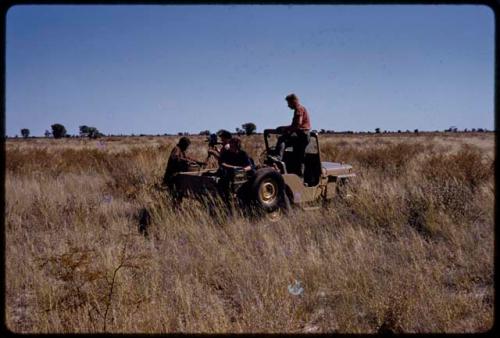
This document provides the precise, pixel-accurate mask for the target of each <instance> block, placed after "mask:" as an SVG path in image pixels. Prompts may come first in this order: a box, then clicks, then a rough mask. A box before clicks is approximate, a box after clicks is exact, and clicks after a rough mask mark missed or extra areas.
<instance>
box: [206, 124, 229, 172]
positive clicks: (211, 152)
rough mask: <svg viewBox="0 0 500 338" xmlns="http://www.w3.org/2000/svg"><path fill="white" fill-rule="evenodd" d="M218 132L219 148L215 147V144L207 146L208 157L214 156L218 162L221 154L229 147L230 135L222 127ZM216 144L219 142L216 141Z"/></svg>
mask: <svg viewBox="0 0 500 338" xmlns="http://www.w3.org/2000/svg"><path fill="white" fill-rule="evenodd" d="M218 134H219V137H220V141H221V143H220V145H221V148H220V149H218V148H217V147H215V144H214V145H213V146H211V147H209V149H208V157H210V156H213V157H215V158H216V159H217V161H219V164H220V157H221V154H222V153H223V152H225V151H226V150H228V149H229V140H231V138H232V135H231V133H230V132H229V131H227V130H224V129H223V130H221V131H220V132H219V133H218ZM214 135H215V134H214ZM216 144H219V143H216Z"/></svg>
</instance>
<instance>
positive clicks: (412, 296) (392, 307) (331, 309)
mask: <svg viewBox="0 0 500 338" xmlns="http://www.w3.org/2000/svg"><path fill="white" fill-rule="evenodd" d="M176 140H177V138H174V137H143V138H139V137H129V138H104V139H101V140H78V139H65V140H42V139H30V140H15V141H14V140H13V141H10V140H8V141H7V146H6V148H7V151H6V182H5V188H6V206H5V235H6V247H5V257H6V262H5V263H6V268H5V269H6V270H5V271H6V276H5V278H6V279H5V280H6V324H7V326H8V327H9V329H11V330H12V331H15V332H30V333H49V332H50V333H55V332H57V333H71V332H90V333H95V332H126V333H129V332H144V333H166V332H208V333H215V332H220V333H223V332H252V333H261V332H266V333H268V332H282V333H283V332H343V333H374V332H409V333H414V332H418V333H422V332H446V333H457V332H460V333H462V332H483V331H486V330H488V329H490V328H491V327H492V325H493V293H494V288H493V225H494V188H493V187H494V185H493V179H494V174H493V163H494V162H493V158H494V157H493V150H494V142H493V135H491V134H463V135H459V134H457V135H449V134H426V133H420V134H418V135H417V134H415V135H413V134H411V135H408V134H401V135H390V136H389V135H373V134H372V135H344V136H342V135H339V136H326V135H321V136H320V143H321V156H322V158H323V160H331V161H336V162H341V161H343V162H347V163H350V164H352V165H353V167H354V169H355V171H356V172H357V174H358V176H357V178H356V179H355V180H353V181H351V184H350V185H349V186H348V187H347V190H348V191H347V192H348V193H349V194H350V196H351V197H350V198H348V199H341V198H335V199H334V200H333V201H331V202H330V203H329V204H328V205H326V206H324V208H322V209H320V210H313V211H307V212H305V211H300V210H293V211H292V212H291V214H290V215H288V217H285V218H283V219H282V220H280V221H279V222H276V223H270V222H268V221H267V220H265V219H261V220H254V219H249V218H246V217H243V216H241V215H240V214H238V213H236V214H235V215H234V216H232V217H227V216H225V215H224V213H223V212H219V213H218V214H216V215H215V216H214V215H211V214H210V213H209V212H208V211H207V210H206V208H205V207H204V204H203V203H201V202H196V201H190V200H186V201H185V202H184V203H183V205H182V206H181V210H180V211H175V210H173V209H172V207H171V199H170V197H169V196H168V194H167V193H165V192H162V191H160V190H158V189H157V184H158V183H159V181H160V180H161V177H162V175H163V171H164V169H165V165H166V159H167V156H168V153H169V151H170V150H171V149H172V147H173V146H174V144H175V142H176ZM243 146H244V148H245V149H246V150H247V151H248V152H249V153H250V154H251V156H253V157H254V158H255V159H258V156H259V154H260V153H261V152H262V150H263V142H262V136H258V135H254V136H250V137H243ZM190 154H191V155H192V156H193V157H197V158H199V159H200V160H205V158H206V155H207V154H206V143H205V142H204V138H202V137H194V138H193V143H192V146H191V148H190ZM212 165H213V163H212ZM143 207H147V208H148V210H150V212H151V220H152V224H151V226H150V228H149V230H148V236H147V237H144V236H142V235H141V234H140V233H139V232H138V223H137V213H138V210H140V209H141V208H143ZM294 283H299V284H300V285H301V286H302V287H303V291H302V292H301V293H300V292H299V293H298V294H293V293H290V291H289V289H288V287H289V286H292V285H293V284H294Z"/></svg>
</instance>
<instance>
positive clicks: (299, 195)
mask: <svg viewBox="0 0 500 338" xmlns="http://www.w3.org/2000/svg"><path fill="white" fill-rule="evenodd" d="M279 134H280V133H279V132H278V131H277V130H275V129H266V130H264V142H265V150H264V152H263V154H262V155H261V158H260V163H259V164H258V165H257V166H256V169H255V171H252V172H245V171H237V172H236V173H235V175H234V178H233V180H232V182H231V193H232V196H231V197H232V198H233V199H234V200H235V201H238V204H239V205H240V206H243V207H252V209H253V210H255V209H257V210H262V211H265V212H266V214H267V215H268V216H270V218H271V219H273V218H275V217H276V216H278V215H281V212H282V211H283V210H285V211H286V210H289V209H290V208H291V207H300V208H303V209H310V208H318V207H319V206H320V205H321V202H324V201H327V200H329V199H332V198H333V197H334V196H335V195H336V194H338V193H339V188H340V187H341V186H342V185H343V184H345V183H346V181H347V180H348V179H349V178H351V177H353V176H355V174H354V173H353V172H352V166H351V165H349V164H343V163H335V162H323V161H321V158H320V151H319V142H318V135H317V133H316V132H314V131H313V132H311V133H310V138H309V143H308V145H307V147H306V149H305V155H304V167H303V175H301V173H302V172H301V169H300V168H301V166H300V164H301V163H300V161H299V160H298V156H297V154H296V152H294V151H293V147H287V148H286V149H285V153H284V156H283V159H282V161H279V160H277V159H276V157H275V156H274V155H275V147H274V145H270V143H271V139H272V138H276V136H278V135H279ZM176 180H177V189H178V190H179V191H180V192H181V193H182V194H183V195H188V196H189V195H191V196H195V197H196V196H198V197H199V196H207V195H209V196H216V195H217V194H218V193H219V190H218V182H219V180H220V177H218V176H217V170H216V169H202V168H201V167H200V168H194V169H193V170H192V171H188V172H181V173H179V174H177V177H176Z"/></svg>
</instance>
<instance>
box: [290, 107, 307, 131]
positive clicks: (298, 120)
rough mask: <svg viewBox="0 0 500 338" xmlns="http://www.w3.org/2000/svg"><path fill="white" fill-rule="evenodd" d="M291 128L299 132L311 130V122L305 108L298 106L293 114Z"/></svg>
mask: <svg viewBox="0 0 500 338" xmlns="http://www.w3.org/2000/svg"><path fill="white" fill-rule="evenodd" d="M291 127H292V128H294V129H295V128H296V129H300V130H309V129H311V121H310V120H309V113H308V112H307V109H306V107H304V106H301V105H298V107H297V109H295V111H294V113H293V120H292V125H291Z"/></svg>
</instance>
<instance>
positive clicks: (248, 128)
mask: <svg viewBox="0 0 500 338" xmlns="http://www.w3.org/2000/svg"><path fill="white" fill-rule="evenodd" d="M241 128H243V130H244V131H245V134H247V135H252V134H253V133H255V131H256V130H257V126H256V125H255V124H254V123H252V122H248V123H244V124H242V125H241Z"/></svg>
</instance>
